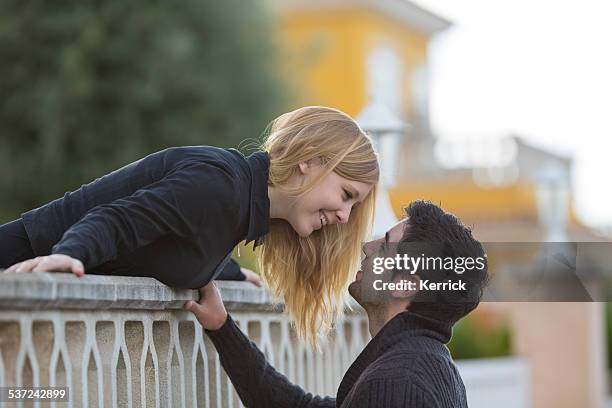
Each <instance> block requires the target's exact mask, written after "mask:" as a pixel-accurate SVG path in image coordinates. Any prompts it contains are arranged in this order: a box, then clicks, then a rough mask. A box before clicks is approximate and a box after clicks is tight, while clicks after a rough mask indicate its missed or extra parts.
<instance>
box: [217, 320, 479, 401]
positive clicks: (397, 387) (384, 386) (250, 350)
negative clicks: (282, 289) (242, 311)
mask: <svg viewBox="0 0 612 408" xmlns="http://www.w3.org/2000/svg"><path fill="white" fill-rule="evenodd" d="M206 333H207V334H208V336H209V337H210V339H211V340H212V342H213V344H214V345H215V348H216V349H217V351H218V352H219V358H220V359H221V363H222V364H223V368H224V369H225V372H226V373H227V375H228V376H229V378H230V380H231V381H232V384H234V387H235V388H236V391H237V392H238V395H240V398H241V400H242V402H243V404H244V405H245V406H246V407H249V408H268V407H275V408H334V407H341V408H408V407H410V408H467V398H466V393H465V387H464V385H463V381H462V380H461V376H460V375H459V372H458V371H457V368H456V366H455V364H454V363H453V359H452V357H451V354H450V352H449V350H448V348H447V347H446V345H445V344H446V343H448V341H449V340H450V338H451V333H452V325H450V324H445V323H442V322H439V321H436V320H432V319H429V318H427V317H425V316H421V315H418V314H416V313H410V312H403V313H400V314H398V315H396V316H395V317H393V318H392V319H391V320H389V321H388V322H387V324H386V325H385V326H384V327H383V328H382V329H381V330H380V331H379V332H378V333H377V334H376V336H374V338H372V340H371V341H370V342H369V343H368V345H367V346H366V347H365V348H364V349H363V351H362V352H361V354H359V356H358V357H357V359H355V361H353V363H352V364H351V366H350V367H349V369H348V370H347V371H346V373H345V374H344V378H343V379H342V381H341V382H340V386H339V387H338V392H337V393H336V396H335V398H333V397H329V396H325V397H324V396H319V395H313V394H311V393H309V392H306V391H304V390H303V389H302V388H300V387H299V386H297V385H295V384H293V383H291V382H290V381H289V380H288V379H287V377H285V376H284V375H282V374H280V373H279V372H278V371H276V370H275V369H274V368H273V367H272V366H271V365H270V364H269V363H268V362H267V361H266V358H265V356H264V355H263V353H262V352H261V351H260V350H259V348H257V346H256V345H255V343H253V342H252V341H250V340H249V339H248V338H247V337H246V336H245V335H244V333H242V331H241V330H240V329H239V328H238V326H237V325H236V323H235V322H234V320H233V319H232V318H231V316H228V319H227V321H226V322H225V324H224V325H223V326H221V328H220V329H219V330H215V331H209V330H206ZM336 347H338V346H336ZM294 350H295V349H294ZM330 350H334V351H332V352H335V351H337V350H336V348H335V347H333V343H332V346H330ZM281 351H282V350H281ZM281 351H279V350H277V351H275V352H277V353H281ZM336 357H337V356H333V355H327V356H326V357H325V358H336ZM277 358H281V359H282V358H284V355H283V354H282V353H281V354H280V356H279V357H278V356H277ZM298 358H302V356H301V355H298ZM324 375H325V378H324V380H323V381H334V380H335V379H334V378H330V377H329V376H328V373H327V372H326V373H324Z"/></svg>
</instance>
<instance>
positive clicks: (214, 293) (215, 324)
mask: <svg viewBox="0 0 612 408" xmlns="http://www.w3.org/2000/svg"><path fill="white" fill-rule="evenodd" d="M183 307H184V308H185V309H186V310H189V311H190V312H191V313H193V315H194V316H195V317H196V319H198V322H200V324H201V325H202V327H204V328H205V329H206V330H218V329H220V328H221V326H223V324H224V323H225V321H226V320H227V311H226V310H225V305H223V300H222V299H221V293H219V289H218V288H217V285H215V283H214V282H210V283H209V284H208V285H206V286H204V287H203V288H200V301H199V302H194V301H193V300H190V301H188V302H186V303H185V306H183Z"/></svg>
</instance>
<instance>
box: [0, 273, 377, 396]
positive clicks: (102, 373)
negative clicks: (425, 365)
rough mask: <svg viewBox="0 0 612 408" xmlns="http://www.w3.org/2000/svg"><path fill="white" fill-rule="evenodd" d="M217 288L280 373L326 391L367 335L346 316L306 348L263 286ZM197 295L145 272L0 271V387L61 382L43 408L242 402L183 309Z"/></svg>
mask: <svg viewBox="0 0 612 408" xmlns="http://www.w3.org/2000/svg"><path fill="white" fill-rule="evenodd" d="M218 286H219V289H220V291H221V294H222V297H223V299H224V302H225V304H226V307H227V309H228V311H229V312H230V313H231V314H232V316H233V317H234V319H235V320H236V321H237V322H238V324H239V325H240V327H241V329H242V330H243V331H245V332H246V333H247V335H248V336H249V337H250V338H251V339H253V340H254V341H255V342H256V343H258V345H259V347H260V348H261V350H262V351H263V352H264V353H265V354H266V355H267V357H268V359H269V361H271V362H272V363H273V365H274V366H275V367H276V368H277V369H278V370H279V371H281V372H283V373H284V374H285V375H287V377H288V378H289V379H291V380H292V381H294V382H295V383H297V384H300V385H302V386H303V387H305V388H306V389H308V390H309V391H311V392H315V393H319V394H325V395H335V392H336V389H337V386H338V384H339V382H340V379H341V378H342V375H343V374H344V372H345V370H346V369H347V368H348V366H349V365H350V363H351V362H352V361H353V359H354V358H355V357H356V356H357V355H358V354H359V352H360V351H361V350H362V349H363V347H364V345H365V344H366V342H367V341H368V338H369V334H368V331H367V320H366V318H365V316H364V315H363V314H361V313H359V312H354V313H349V314H347V317H346V319H345V321H344V322H343V323H342V324H339V325H338V326H337V328H336V329H335V331H334V332H333V333H332V335H331V336H330V338H329V339H328V340H326V341H325V342H324V343H322V347H321V351H320V352H313V351H311V350H310V349H309V348H308V347H305V346H304V345H303V344H301V343H300V342H298V341H297V340H296V337H295V333H294V332H293V331H292V329H291V327H290V325H289V322H288V320H287V317H286V316H285V315H283V314H282V313H281V311H280V309H279V307H273V306H272V305H271V303H270V298H269V296H268V295H267V292H266V291H264V290H263V289H259V288H256V287H254V286H252V285H250V284H248V283H244V282H222V281H220V282H218ZM197 297H198V295H197V292H196V291H192V290H177V289H172V288H169V287H167V286H165V285H163V284H160V283H159V282H157V281H156V280H154V279H150V278H131V277H110V276H95V275H89V276H84V277H83V278H76V277H75V276H73V275H71V274H61V273H53V274H50V273H27V274H26V273H19V274H18V273H10V274H8V273H0V387H2V386H13V385H14V386H23V387H26V386H27V387H33V386H34V387H35V386H66V387H69V392H70V401H69V402H68V403H59V402H58V403H56V404H53V403H52V404H51V406H62V407H63V406H68V407H134V408H135V407H241V406H242V404H241V403H240V400H239V399H238V397H237V395H236V393H235V391H234V389H233V387H232V386H231V383H230V382H229V381H228V379H227V377H226V376H225V373H224V372H223V370H222V368H221V365H220V362H219V358H218V355H217V353H216V351H215V350H214V347H213V346H212V344H211V343H210V341H209V339H208V338H207V336H205V335H203V330H202V328H201V326H200V325H199V323H198V322H197V321H196V320H195V319H194V318H193V317H192V315H191V314H190V313H188V312H185V311H184V310H182V306H183V304H184V303H185V301H187V300H190V299H195V300H197ZM0 404H1V403H0ZM8 406H10V405H8ZM17 406H34V407H37V406H43V405H42V403H38V402H34V403H31V404H30V405H28V404H25V405H17ZM44 406H48V405H47V404H46V403H45V404H44Z"/></svg>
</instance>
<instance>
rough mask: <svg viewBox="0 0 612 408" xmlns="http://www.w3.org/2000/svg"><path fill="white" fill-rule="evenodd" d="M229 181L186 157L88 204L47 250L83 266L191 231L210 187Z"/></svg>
mask: <svg viewBox="0 0 612 408" xmlns="http://www.w3.org/2000/svg"><path fill="white" fill-rule="evenodd" d="M233 181H234V180H232V178H231V176H230V174H228V173H227V172H225V171H223V170H221V169H219V168H218V167H216V166H214V165H211V164H209V163H204V162H194V163H190V164H188V165H185V166H183V167H181V168H180V169H177V170H175V171H174V172H172V173H170V174H168V175H166V176H165V177H164V178H162V179H160V180H158V181H156V182H154V183H152V184H150V185H148V186H146V187H144V188H141V189H139V190H137V191H135V192H134V193H133V194H132V195H130V196H127V197H123V198H120V199H117V200H115V201H113V202H111V203H108V204H102V205H99V206H97V207H94V208H93V209H91V210H90V211H89V212H87V213H86V214H85V216H84V217H83V218H82V219H81V220H80V221H78V222H77V223H75V224H74V225H72V226H71V227H70V228H69V229H68V230H67V231H66V232H65V233H64V235H63V237H62V239H61V240H60V241H59V242H58V243H57V244H55V245H54V246H53V249H52V253H54V254H64V255H69V256H71V257H73V258H76V259H79V260H80V261H81V262H83V264H84V265H85V268H86V269H87V268H92V267H95V266H97V265H100V264H101V263H103V262H106V261H109V260H112V259H115V258H116V257H117V256H118V255H120V254H122V253H129V252H131V251H134V250H135V249H137V248H139V247H142V246H144V245H147V244H149V243H151V242H153V241H154V240H155V239H157V238H159V237H161V236H163V235H166V234H174V235H177V236H179V237H182V238H190V237H194V236H195V234H196V233H197V231H198V230H199V229H200V225H201V224H202V221H203V219H204V215H205V214H206V212H207V209H206V203H207V202H209V199H208V198H209V197H210V194H211V191H214V192H215V194H223V192H224V191H225V190H228V188H230V187H228V186H233V185H234V183H233ZM225 193H227V194H233V192H232V191H229V192H228V191H225Z"/></svg>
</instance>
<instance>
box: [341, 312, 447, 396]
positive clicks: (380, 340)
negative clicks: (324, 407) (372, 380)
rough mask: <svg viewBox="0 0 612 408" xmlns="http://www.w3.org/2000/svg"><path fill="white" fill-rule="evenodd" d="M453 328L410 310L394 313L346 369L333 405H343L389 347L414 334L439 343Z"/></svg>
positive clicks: (443, 340) (443, 342)
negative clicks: (364, 372)
mask: <svg viewBox="0 0 612 408" xmlns="http://www.w3.org/2000/svg"><path fill="white" fill-rule="evenodd" d="M452 328H453V325H452V324H448V323H443V322H440V321H438V320H435V319H431V318H429V317H426V316H423V315H420V314H416V313H411V312H409V311H406V312H402V313H399V314H397V315H396V316H394V317H393V318H392V319H391V320H389V321H388V322H387V323H386V324H385V325H384V326H383V327H382V329H380V331H379V332H378V333H377V334H376V335H375V336H374V337H373V338H372V340H370V342H369V343H368V344H367V346H366V347H365V348H364V349H363V351H362V352H361V353H360V354H359V356H358V357H357V358H356V359H355V361H354V362H353V364H351V366H350V367H349V369H348V370H347V372H346V374H345V375H344V378H343V379H342V382H341V383H340V386H339V387H338V393H337V395H336V406H340V405H342V402H343V401H344V399H345V398H346V396H347V394H348V393H349V392H350V391H351V389H352V388H353V386H354V384H355V382H356V381H357V380H358V378H359V376H360V375H361V373H362V372H363V371H364V370H365V369H366V368H367V367H368V366H369V365H370V364H372V363H373V362H374V361H375V360H376V359H377V358H379V357H380V356H381V355H382V354H383V353H384V352H385V351H387V350H388V349H389V348H390V347H392V346H394V345H396V344H400V343H402V342H403V341H405V340H406V339H407V338H408V337H413V336H423V337H429V338H431V339H433V340H435V341H437V342H439V344H440V346H442V345H444V344H446V343H448V342H449V341H450V339H451V336H452Z"/></svg>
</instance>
